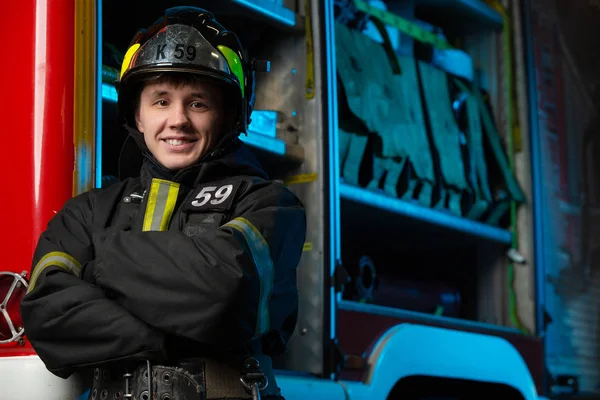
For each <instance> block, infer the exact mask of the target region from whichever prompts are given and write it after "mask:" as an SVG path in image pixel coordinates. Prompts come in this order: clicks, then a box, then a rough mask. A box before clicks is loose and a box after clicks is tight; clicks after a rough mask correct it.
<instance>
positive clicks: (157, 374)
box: [89, 355, 280, 400]
mask: <svg viewBox="0 0 600 400" xmlns="http://www.w3.org/2000/svg"><path fill="white" fill-rule="evenodd" d="M263 396H264V397H270V398H280V392H279V388H278V387H277V383H276V381H275V376H274V373H273V368H272V365H271V358H270V357H268V356H265V355H255V356H252V357H248V358H246V359H245V360H243V362H240V361H239V360H237V361H235V362H230V361H221V360H214V359H208V358H190V359H185V360H180V361H177V362H174V363H172V364H169V365H152V364H151V363H150V362H149V361H146V363H141V364H139V365H137V366H135V367H134V368H96V369H95V370H94V378H93V383H92V388H91V390H90V395H89V400H109V399H110V400H113V399H114V400H127V399H135V400H154V399H160V400H210V399H221V398H235V399H252V400H260V399H261V397H263Z"/></svg>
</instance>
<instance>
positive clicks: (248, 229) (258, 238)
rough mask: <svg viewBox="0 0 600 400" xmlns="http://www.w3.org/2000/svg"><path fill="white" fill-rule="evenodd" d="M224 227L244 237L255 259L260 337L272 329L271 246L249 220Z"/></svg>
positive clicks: (257, 330)
mask: <svg viewBox="0 0 600 400" xmlns="http://www.w3.org/2000/svg"><path fill="white" fill-rule="evenodd" d="M224 226H230V227H232V228H234V229H236V230H237V231H239V232H241V233H242V235H244V239H246V243H247V244H248V247H249V248H250V253H252V258H253V259H254V265H255V266H256V271H257V272H258V275H259V277H260V295H259V300H258V310H257V318H256V330H255V335H257V336H258V335H260V334H263V333H265V332H266V331H268V330H269V328H270V327H271V321H270V316H269V300H270V298H271V292H272V290H273V279H274V278H275V276H274V274H275V270H274V268H273V260H272V259H271V250H270V249H269V244H268V243H267V241H266V240H265V238H264V237H263V236H262V235H261V234H260V232H259V231H258V229H256V227H255V226H254V225H252V223H251V222H250V221H248V220H247V219H245V218H241V217H239V218H235V219H234V220H232V221H229V222H228V223H226V224H225V225H224Z"/></svg>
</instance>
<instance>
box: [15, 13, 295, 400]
mask: <svg viewBox="0 0 600 400" xmlns="http://www.w3.org/2000/svg"><path fill="white" fill-rule="evenodd" d="M254 65H255V63H251V62H249V61H248V60H247V59H246V57H245V55H244V54H243V52H242V48H241V45H240V44H239V41H238V39H237V37H236V36H235V35H234V34H233V33H232V32H230V31H227V30H226V29H225V28H223V27H222V26H221V25H220V24H219V23H218V22H217V21H216V20H215V19H214V17H213V15H212V14H211V13H209V12H207V11H205V10H202V9H198V8H193V7H176V8H172V9H169V10H167V11H166V13H165V15H164V16H163V17H162V18H161V19H159V20H158V21H157V22H156V23H154V24H153V25H152V26H151V27H150V28H148V29H147V30H141V31H140V32H139V33H138V34H137V35H136V36H135V37H134V39H133V41H132V43H131V46H130V47H129V50H128V51H127V53H126V56H125V59H124V61H123V67H122V70H121V76H120V80H119V82H118V89H119V113H120V119H121V121H122V122H123V124H124V126H125V128H126V130H127V131H128V132H129V134H130V135H131V136H132V137H133V138H134V139H135V140H136V142H137V144H138V145H139V147H140V148H141V150H142V152H143V154H144V156H145V157H144V163H143V166H142V169H141V171H140V177H138V178H129V179H126V180H124V181H123V182H119V183H115V184H113V185H111V186H110V187H108V188H105V189H101V190H94V191H90V192H87V193H84V194H82V195H79V196H77V197H75V198H73V199H71V200H69V201H68V202H67V204H66V205H65V206H64V208H63V209H62V210H61V211H60V212H58V213H57V214H56V215H55V216H54V218H52V220H51V221H50V222H49V224H48V227H47V229H46V231H45V232H44V233H43V234H42V235H41V237H40V239H39V242H38V244H37V248H36V251H35V254H34V260H33V264H32V270H31V275H30V285H29V289H28V293H27V295H26V296H25V298H24V300H23V302H22V304H21V311H22V314H23V322H24V325H25V330H26V334H27V336H28V338H29V340H30V341H31V343H32V345H33V347H34V348H35V350H36V351H37V353H38V354H39V356H40V358H41V359H42V360H43V361H44V363H45V364H46V366H47V368H48V369H49V370H50V371H51V372H53V373H54V374H56V375H58V376H61V377H68V376H70V375H71V374H72V373H73V372H76V371H81V372H85V371H90V372H91V374H90V376H91V382H90V386H91V390H90V399H93V400H95V399H120V398H130V397H132V398H136V399H167V398H168V399H171V400H201V399H202V400H204V399H251V398H260V397H262V398H263V399H282V397H281V395H280V393H279V389H278V387H277V383H276V381H275V377H274V375H273V370H272V366H271V359H270V356H273V355H278V354H281V353H282V352H283V351H284V350H285V346H286V343H287V341H288V339H289V337H290V335H291V334H292V332H293V330H294V327H295V324H296V316H297V306H298V294H297V286H296V268H297V266H298V263H299V260H300V256H301V253H302V247H303V243H304V239H305V235H306V216H305V212H304V208H303V206H302V204H301V203H300V201H299V200H298V199H297V198H296V196H295V195H294V194H293V193H292V192H290V191H289V190H288V189H286V188H285V187H284V186H282V185H281V184H279V183H276V182H273V181H270V180H269V179H268V177H267V176H266V174H265V173H264V171H263V170H262V169H261V167H260V165H259V164H258V162H257V161H256V159H255V158H254V157H253V155H252V153H251V152H250V150H249V149H248V148H247V147H246V146H245V145H244V144H242V143H241V142H240V141H239V139H238V136H239V134H240V133H242V132H245V131H246V130H247V127H248V123H249V122H250V115H251V113H252V108H253V105H254V98H255V96H254V69H253V68H254Z"/></svg>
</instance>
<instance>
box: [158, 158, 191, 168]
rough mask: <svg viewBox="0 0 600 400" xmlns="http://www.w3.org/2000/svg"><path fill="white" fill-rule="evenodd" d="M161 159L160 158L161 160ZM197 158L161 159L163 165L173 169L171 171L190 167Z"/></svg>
mask: <svg viewBox="0 0 600 400" xmlns="http://www.w3.org/2000/svg"><path fill="white" fill-rule="evenodd" d="M159 161H160V160H159ZM195 162H196V160H195V159H190V158H184V159H169V160H164V161H160V163H161V164H162V165H163V167H165V168H167V169H169V170H171V171H179V170H180V169H184V168H186V167H189V166H190V165H192V164H195Z"/></svg>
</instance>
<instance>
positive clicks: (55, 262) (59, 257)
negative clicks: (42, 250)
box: [27, 251, 81, 293]
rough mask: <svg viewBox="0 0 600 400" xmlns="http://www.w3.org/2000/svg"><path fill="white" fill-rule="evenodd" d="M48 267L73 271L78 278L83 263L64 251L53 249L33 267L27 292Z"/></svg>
mask: <svg viewBox="0 0 600 400" xmlns="http://www.w3.org/2000/svg"><path fill="white" fill-rule="evenodd" d="M48 267H59V268H62V269H64V270H65V271H67V272H70V273H72V274H73V275H75V276H76V277H78V278H79V277H80V276H81V264H80V263H79V261H77V260H76V259H74V258H73V257H71V256H70V255H68V254H67V253H63V252H62V251H53V252H52V253H48V254H46V255H45V256H44V257H42V258H41V260H40V261H38V263H37V264H36V265H35V267H34V268H33V272H32V273H31V279H30V280H29V288H28V289H27V293H29V292H31V291H32V290H33V288H34V287H35V284H36V282H37V280H38V278H39V276H40V274H41V273H42V272H43V271H44V270H45V269H46V268H48Z"/></svg>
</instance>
